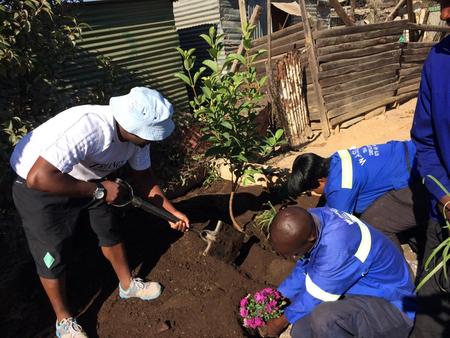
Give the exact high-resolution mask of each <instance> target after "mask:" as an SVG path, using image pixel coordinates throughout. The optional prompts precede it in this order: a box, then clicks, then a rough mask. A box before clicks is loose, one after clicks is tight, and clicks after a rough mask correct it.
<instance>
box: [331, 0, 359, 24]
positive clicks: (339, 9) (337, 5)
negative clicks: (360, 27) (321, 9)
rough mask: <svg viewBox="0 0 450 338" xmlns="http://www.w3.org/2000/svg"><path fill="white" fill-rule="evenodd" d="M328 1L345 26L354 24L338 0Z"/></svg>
mask: <svg viewBox="0 0 450 338" xmlns="http://www.w3.org/2000/svg"><path fill="white" fill-rule="evenodd" d="M329 2H330V4H331V6H333V8H334V10H335V11H336V13H337V15H339V17H340V18H341V20H342V21H343V22H344V24H345V25H346V26H354V25H355V23H354V22H353V20H352V19H350V18H349V17H348V15H347V13H346V12H345V10H344V8H342V6H341V4H340V3H339V1H338V0H329Z"/></svg>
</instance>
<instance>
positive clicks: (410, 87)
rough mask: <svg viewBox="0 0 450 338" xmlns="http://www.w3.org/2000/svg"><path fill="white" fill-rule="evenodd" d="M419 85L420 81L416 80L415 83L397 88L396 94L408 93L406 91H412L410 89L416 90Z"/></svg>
mask: <svg viewBox="0 0 450 338" xmlns="http://www.w3.org/2000/svg"><path fill="white" fill-rule="evenodd" d="M419 87H420V82H417V83H415V84H412V85H409V86H406V87H401V88H399V89H397V96H398V95H401V94H404V93H408V92H412V91H416V90H417V91H418V90H419Z"/></svg>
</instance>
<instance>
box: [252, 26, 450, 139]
mask: <svg viewBox="0 0 450 338" xmlns="http://www.w3.org/2000/svg"><path fill="white" fill-rule="evenodd" d="M304 28H305V27H304V26H303V23H300V24H297V25H294V26H291V27H288V28H286V29H283V30H281V31H278V32H275V33H272V35H271V44H272V53H271V54H272V61H273V62H274V64H275V66H273V67H272V71H273V72H274V77H275V78H279V77H277V76H278V75H280V76H282V77H286V70H285V71H284V73H282V72H281V68H277V66H276V64H277V62H281V63H282V62H286V61H285V60H286V55H288V54H289V53H294V52H293V51H295V50H306V51H307V50H308V48H313V49H314V54H313V55H315V60H311V59H309V60H308V59H307V58H306V57H305V55H304V53H303V58H302V59H301V61H298V62H300V63H301V64H302V68H301V69H302V71H301V72H302V74H298V76H299V78H300V77H301V78H302V81H303V82H302V83H303V85H304V88H305V89H306V92H305V91H302V95H303V96H304V98H305V101H304V102H306V111H307V113H308V121H309V124H310V126H311V128H312V129H313V130H316V129H321V130H322V131H323V128H324V124H323V113H322V111H323V109H325V111H326V120H327V122H328V123H329V127H332V128H336V129H339V126H340V125H341V127H342V126H347V125H351V124H353V123H355V122H357V121H360V120H362V119H364V118H367V117H369V116H375V115H376V114H380V113H382V112H384V111H385V109H386V106H387V105H390V104H394V103H399V102H400V103H401V102H403V101H405V100H408V99H411V98H413V97H415V96H417V92H418V89H419V86H420V78H421V71H422V65H423V63H424V61H425V59H426V57H427V55H428V53H429V51H430V49H431V48H432V47H433V46H434V44H435V42H403V41H404V39H401V37H402V35H403V34H404V33H405V32H406V31H407V30H409V31H410V34H411V31H426V30H432V31H438V32H446V33H449V32H450V28H449V27H442V26H430V25H419V24H415V23H411V22H408V20H398V21H389V22H384V23H378V24H371V25H363V26H341V27H336V28H332V29H326V30H320V31H312V44H311V42H310V43H308V42H307V35H306V34H305V32H304ZM305 41H306V42H305ZM311 46H312V47H311ZM266 47H267V38H266V37H264V38H260V39H257V40H254V41H253V44H252V49H251V52H252V53H254V52H255V51H256V50H259V49H264V48H266ZM283 60H284V61H283ZM289 60H290V61H289V62H291V63H292V62H295V61H293V60H294V59H292V57H291V59H289ZM299 60H300V59H299ZM266 61H267V55H266V56H263V57H261V58H260V59H259V60H257V62H256V68H257V71H258V73H260V74H262V73H263V72H264V71H265V69H264V64H265V63H266ZM311 61H313V63H314V64H315V65H316V67H317V70H316V76H317V79H318V82H317V83H315V82H314V81H313V79H312V77H311V75H312V74H311V71H312V69H311ZM291 66H292V64H291ZM298 69H299V68H297V72H298ZM280 72H281V73H280ZM290 81H292V79H290ZM299 81H300V80H299ZM317 92H319V93H320V100H318V99H317V95H316V93H317ZM285 94H286V90H285V91H284V93H283V96H282V97H283V98H286V96H285ZM295 100H296V102H300V101H299V98H298V97H297V98H295ZM317 102H323V105H324V107H325V108H319V106H318V103H317ZM289 109H291V110H292V109H293V108H292V107H291V108H289ZM291 121H293V119H292V118H291ZM302 121H305V119H303V120H302ZM302 128H303V127H302ZM300 129H301V128H300ZM303 129H304V128H303ZM297 138H298V139H299V138H301V137H297ZM297 143H298V142H297Z"/></svg>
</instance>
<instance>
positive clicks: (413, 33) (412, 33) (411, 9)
mask: <svg viewBox="0 0 450 338" xmlns="http://www.w3.org/2000/svg"><path fill="white" fill-rule="evenodd" d="M406 9H407V11H408V21H409V22H411V23H416V14H415V13H414V7H413V0H406ZM417 33H418V32H417V31H415V30H412V29H410V30H409V40H410V41H416V36H417Z"/></svg>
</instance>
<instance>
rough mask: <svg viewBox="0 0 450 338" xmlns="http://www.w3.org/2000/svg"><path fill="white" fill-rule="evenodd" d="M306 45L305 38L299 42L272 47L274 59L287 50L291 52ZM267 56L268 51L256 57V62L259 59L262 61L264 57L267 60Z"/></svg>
mask: <svg viewBox="0 0 450 338" xmlns="http://www.w3.org/2000/svg"><path fill="white" fill-rule="evenodd" d="M304 47H305V40H300V41H297V42H293V43H288V44H286V45H282V46H277V47H272V59H273V58H274V57H275V56H278V55H284V54H286V53H287V52H290V51H292V50H295V49H302V48H304ZM267 58H268V53H264V54H262V55H261V56H260V57H258V58H257V59H256V61H255V63H256V62H259V61H261V60H263V59H264V60H267Z"/></svg>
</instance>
